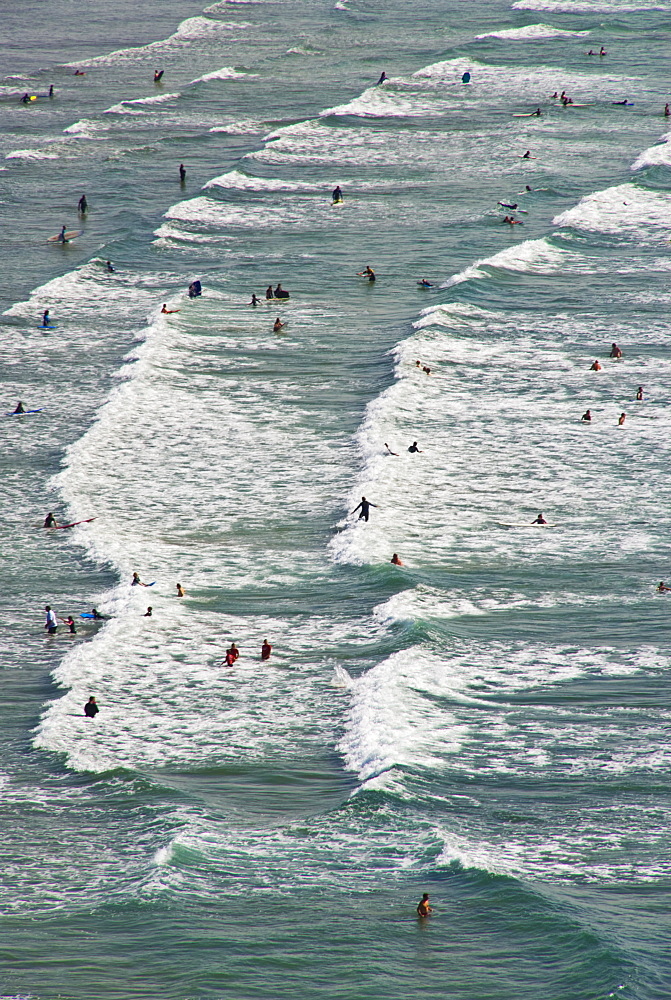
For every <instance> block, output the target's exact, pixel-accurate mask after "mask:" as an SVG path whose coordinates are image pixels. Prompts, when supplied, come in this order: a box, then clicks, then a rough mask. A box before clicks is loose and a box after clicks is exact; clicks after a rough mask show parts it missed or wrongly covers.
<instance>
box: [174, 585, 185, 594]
mask: <svg viewBox="0 0 671 1000" xmlns="http://www.w3.org/2000/svg"><path fill="white" fill-rule="evenodd" d="M175 586H176V587H177V596H178V597H184V587H183V586H182V584H181V583H177V584H175Z"/></svg>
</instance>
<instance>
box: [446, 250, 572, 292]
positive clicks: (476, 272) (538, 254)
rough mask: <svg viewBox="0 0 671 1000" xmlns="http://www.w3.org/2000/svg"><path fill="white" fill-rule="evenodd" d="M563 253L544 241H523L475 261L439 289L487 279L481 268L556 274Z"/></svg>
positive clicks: (563, 255) (562, 258) (563, 257)
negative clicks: (474, 279) (478, 279)
mask: <svg viewBox="0 0 671 1000" xmlns="http://www.w3.org/2000/svg"><path fill="white" fill-rule="evenodd" d="M565 255H566V254H565V251H564V250H560V249H559V248H558V247H555V246H552V244H550V243H548V241H547V240H546V239H541V240H525V241H524V243H518V244H516V245H515V246H513V247H506V249H505V250H501V251H500V252H499V253H495V254H493V255H492V256H491V257H483V258H482V260H476V262H475V263H474V264H471V265H470V267H467V268H465V269H464V270H463V271H460V272H459V273H458V274H454V275H452V277H451V278H448V280H447V281H446V282H445V283H444V284H442V285H441V286H440V287H441V288H449V287H450V286H451V285H459V284H461V283H462V282H463V281H470V280H471V279H473V278H486V277H488V275H487V273H486V271H483V270H481V268H482V267H500V268H504V269H505V270H507V271H529V272H531V271H534V272H536V273H540V272H544V271H548V272H551V273H553V272H556V271H557V270H558V269H559V268H560V267H561V265H562V262H563V260H564V259H565Z"/></svg>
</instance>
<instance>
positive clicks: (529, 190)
mask: <svg viewBox="0 0 671 1000" xmlns="http://www.w3.org/2000/svg"><path fill="white" fill-rule="evenodd" d="M524 190H525V191H526V192H527V193H528V194H531V188H530V187H529V185H528V184H526V185H525V187H524Z"/></svg>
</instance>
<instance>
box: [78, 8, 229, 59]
mask: <svg viewBox="0 0 671 1000" xmlns="http://www.w3.org/2000/svg"><path fill="white" fill-rule="evenodd" d="M242 27H246V25H243V24H234V23H231V22H224V21H214V20H211V19H210V18H208V17H200V16H198V17H188V18H187V19H186V20H185V21H182V23H181V24H180V25H179V27H178V28H177V31H176V32H175V33H174V34H173V35H170V36H169V37H168V38H164V39H161V40H160V41H158V42H151V43H150V44H149V45H138V46H136V47H134V48H128V49H117V50H116V51H115V52H109V53H108V54H107V55H104V56H95V57H94V58H93V59H82V60H80V61H79V62H71V63H66V64H65V65H66V66H69V67H73V68H77V67H79V66H115V65H120V64H124V63H129V62H137V61H138V59H144V58H146V57H148V56H158V55H162V54H167V53H169V52H170V51H171V50H175V49H180V48H185V47H187V46H189V45H190V44H191V42H193V41H198V40H199V39H202V38H208V37H212V36H214V35H217V34H220V33H221V32H222V31H232V30H234V29H237V28H242Z"/></svg>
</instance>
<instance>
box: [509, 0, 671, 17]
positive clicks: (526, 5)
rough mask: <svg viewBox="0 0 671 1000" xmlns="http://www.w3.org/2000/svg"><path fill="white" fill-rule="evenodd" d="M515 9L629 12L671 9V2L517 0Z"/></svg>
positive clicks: (600, 12) (588, 12)
mask: <svg viewBox="0 0 671 1000" xmlns="http://www.w3.org/2000/svg"><path fill="white" fill-rule="evenodd" d="M513 10H551V11H557V12H560V13H562V12H565V13H567V14H629V13H633V12H635V11H638V10H666V11H668V10H671V4H670V3H669V2H668V0H666V2H663V3H659V2H658V3H646V0H641V2H640V3H631V2H623V0H516V3H514V4H513Z"/></svg>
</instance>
